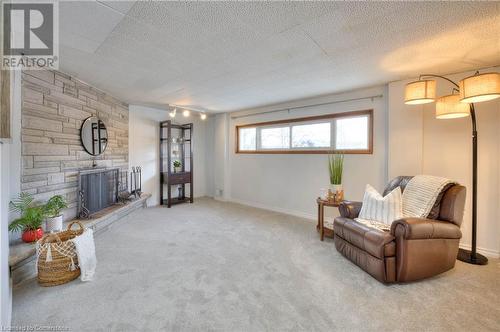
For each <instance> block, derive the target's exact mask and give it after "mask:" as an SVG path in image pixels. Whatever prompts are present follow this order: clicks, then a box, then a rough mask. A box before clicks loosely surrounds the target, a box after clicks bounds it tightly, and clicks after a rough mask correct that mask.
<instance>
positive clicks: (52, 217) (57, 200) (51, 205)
mask: <svg viewBox="0 0 500 332" xmlns="http://www.w3.org/2000/svg"><path fill="white" fill-rule="evenodd" d="M67 207H68V204H67V203H66V200H65V199H64V197H62V196H61V195H56V196H52V197H51V198H50V199H49V200H48V201H47V203H45V205H44V210H45V215H46V216H47V219H46V220H45V231H47V232H60V231H62V225H63V215H62V213H61V211H62V210H64V209H65V208H67Z"/></svg>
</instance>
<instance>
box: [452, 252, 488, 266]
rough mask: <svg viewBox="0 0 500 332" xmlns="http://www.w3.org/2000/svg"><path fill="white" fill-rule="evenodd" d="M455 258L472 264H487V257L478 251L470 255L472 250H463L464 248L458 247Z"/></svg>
mask: <svg viewBox="0 0 500 332" xmlns="http://www.w3.org/2000/svg"><path fill="white" fill-rule="evenodd" d="M457 259H458V260H459V261H462V262H465V263H469V264H474V265H486V264H488V258H486V257H484V256H483V255H481V254H478V253H476V255H475V257H472V252H471V251H470V250H465V249H458V255H457Z"/></svg>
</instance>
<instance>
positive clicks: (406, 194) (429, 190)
mask: <svg viewBox="0 0 500 332" xmlns="http://www.w3.org/2000/svg"><path fill="white" fill-rule="evenodd" d="M451 183H454V182H453V181H451V180H448V179H446V178H441V177H438V176H431V175H416V176H414V177H413V178H412V179H411V180H410V181H409V182H408V184H407V185H406V188H405V190H404V191H403V216H404V217H411V218H426V217H427V216H428V215H429V213H430V212H431V210H432V207H433V206H434V203H436V199H437V198H438V196H439V194H440V193H441V191H442V190H443V189H444V188H445V187H446V186H447V185H449V184H451Z"/></svg>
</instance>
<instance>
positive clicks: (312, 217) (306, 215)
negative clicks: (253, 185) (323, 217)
mask: <svg viewBox="0 0 500 332" xmlns="http://www.w3.org/2000/svg"><path fill="white" fill-rule="evenodd" d="M226 201H227V202H232V203H237V204H241V205H246V206H251V207H255V208H258V209H263V210H268V211H273V212H279V213H283V214H288V215H291V216H294V217H300V218H304V219H308V220H311V221H315V222H316V221H317V217H318V216H317V215H315V214H309V213H305V212H302V211H294V210H290V209H284V208H277V207H274V206H269V205H266V204H262V203H257V202H249V201H244V200H239V199H234V198H231V199H228V200H226Z"/></svg>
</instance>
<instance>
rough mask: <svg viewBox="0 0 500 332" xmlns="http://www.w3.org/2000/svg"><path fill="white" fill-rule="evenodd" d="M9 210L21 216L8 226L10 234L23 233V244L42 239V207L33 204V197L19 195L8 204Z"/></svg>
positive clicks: (24, 194) (43, 216)
mask: <svg viewBox="0 0 500 332" xmlns="http://www.w3.org/2000/svg"><path fill="white" fill-rule="evenodd" d="M9 205H10V210H11V211H12V212H19V213H20V214H21V216H20V217H19V218H17V219H16V220H14V221H13V222H12V223H11V224H10V225H9V231H11V232H19V231H21V232H23V233H22V236H21V238H22V239H23V241H24V242H27V243H30V242H35V241H37V240H39V239H41V238H42V236H43V230H42V222H43V219H44V218H45V209H44V207H43V206H41V205H38V204H36V203H35V202H34V199H33V196H31V195H30V194H27V193H20V194H19V197H18V198H17V199H15V200H14V201H11V202H10V204H9Z"/></svg>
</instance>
